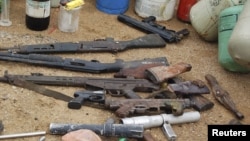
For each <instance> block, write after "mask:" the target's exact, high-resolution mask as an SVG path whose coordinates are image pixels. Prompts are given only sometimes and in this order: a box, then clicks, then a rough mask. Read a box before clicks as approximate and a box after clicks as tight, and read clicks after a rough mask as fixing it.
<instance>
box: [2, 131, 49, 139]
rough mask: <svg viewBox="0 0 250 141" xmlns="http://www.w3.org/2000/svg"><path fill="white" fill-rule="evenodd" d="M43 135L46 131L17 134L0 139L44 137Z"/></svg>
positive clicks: (3, 136)
mask: <svg viewBox="0 0 250 141" xmlns="http://www.w3.org/2000/svg"><path fill="white" fill-rule="evenodd" d="M45 134H46V131H38V132H30V133H19V134H10V135H1V136H0V139H10V138H21V137H30V136H40V135H45Z"/></svg>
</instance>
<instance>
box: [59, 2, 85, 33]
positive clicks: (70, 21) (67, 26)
mask: <svg viewBox="0 0 250 141" xmlns="http://www.w3.org/2000/svg"><path fill="white" fill-rule="evenodd" d="M80 10H81V6H79V7H76V8H74V9H72V10H66V9H65V6H60V12H59V17H58V28H59V30H61V31H63V32H76V31H77V29H78V24H79V14H80Z"/></svg>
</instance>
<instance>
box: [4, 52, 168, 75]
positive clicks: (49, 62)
mask: <svg viewBox="0 0 250 141" xmlns="http://www.w3.org/2000/svg"><path fill="white" fill-rule="evenodd" d="M0 60H4V61H12V62H22V63H27V64H33V65H39V66H46V67H53V68H61V69H65V70H72V71H81V72H88V73H107V72H117V71H119V70H120V69H123V68H135V67H138V66H140V65H143V64H153V63H163V64H167V59H166V58H165V57H158V58H145V59H142V60H134V61H127V62H126V61H123V60H121V59H117V60H115V62H113V63H101V62H99V61H98V60H91V61H86V60H81V59H74V58H63V57H60V56H54V55H43V54H16V53H9V52H0Z"/></svg>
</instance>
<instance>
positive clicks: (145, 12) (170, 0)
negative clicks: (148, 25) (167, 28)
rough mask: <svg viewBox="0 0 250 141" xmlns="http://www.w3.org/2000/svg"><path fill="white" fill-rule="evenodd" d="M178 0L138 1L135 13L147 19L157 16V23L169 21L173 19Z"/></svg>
mask: <svg viewBox="0 0 250 141" xmlns="http://www.w3.org/2000/svg"><path fill="white" fill-rule="evenodd" d="M176 2H177V0H136V1H135V12H136V14H138V15H139V16H141V17H143V18H146V17H149V16H155V17H156V21H167V20H170V19H172V18H173V16H174V12H175V6H176Z"/></svg>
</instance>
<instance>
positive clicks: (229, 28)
mask: <svg viewBox="0 0 250 141" xmlns="http://www.w3.org/2000/svg"><path fill="white" fill-rule="evenodd" d="M242 9H243V5H237V6H232V7H229V8H226V9H224V10H223V11H222V12H221V13H220V17H219V22H218V34H219V36H218V47H219V51H218V57H219V58H218V59H219V63H220V65H221V66H222V67H224V68H225V69H226V70H228V71H232V72H241V73H245V72H250V70H249V69H246V68H245V67H243V66H241V65H239V64H238V63H236V62H235V61H234V60H233V59H232V57H231V56H230V54H229V52H228V42H229V39H230V37H231V34H232V32H233V29H234V27H235V25H236V23H237V21H238V17H239V15H240V13H241V11H242ZM249 55H250V54H249Z"/></svg>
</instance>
